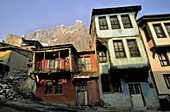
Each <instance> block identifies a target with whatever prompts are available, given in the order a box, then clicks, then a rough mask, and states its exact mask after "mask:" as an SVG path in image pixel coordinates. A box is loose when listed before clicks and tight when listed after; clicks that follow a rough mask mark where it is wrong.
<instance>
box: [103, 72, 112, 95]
mask: <svg viewBox="0 0 170 112" xmlns="http://www.w3.org/2000/svg"><path fill="white" fill-rule="evenodd" d="M101 79H102V90H103V92H110V83H109V75H108V74H103V75H101Z"/></svg>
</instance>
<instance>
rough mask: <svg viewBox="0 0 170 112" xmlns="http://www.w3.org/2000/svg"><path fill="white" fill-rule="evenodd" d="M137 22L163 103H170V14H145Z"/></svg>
mask: <svg viewBox="0 0 170 112" xmlns="http://www.w3.org/2000/svg"><path fill="white" fill-rule="evenodd" d="M137 22H138V25H139V27H140V32H141V36H142V39H143V42H144V45H145V47H146V51H147V54H148V58H149V62H150V65H151V70H152V73H153V77H154V80H155V83H156V87H157V92H158V95H159V99H160V101H161V104H165V103H170V102H169V100H170V98H169V97H170V96H169V95H170V62H169V60H170V50H169V48H170V14H159V15H144V16H142V17H141V18H139V19H138V20H137ZM165 106H166V105H165ZM167 107H169V106H166V108H167Z"/></svg>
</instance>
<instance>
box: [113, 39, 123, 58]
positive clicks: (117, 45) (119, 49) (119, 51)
mask: <svg viewBox="0 0 170 112" xmlns="http://www.w3.org/2000/svg"><path fill="white" fill-rule="evenodd" d="M113 46H114V49H115V54H116V57H117V58H121V57H126V55H125V51H124V47H123V44H122V40H114V41H113Z"/></svg>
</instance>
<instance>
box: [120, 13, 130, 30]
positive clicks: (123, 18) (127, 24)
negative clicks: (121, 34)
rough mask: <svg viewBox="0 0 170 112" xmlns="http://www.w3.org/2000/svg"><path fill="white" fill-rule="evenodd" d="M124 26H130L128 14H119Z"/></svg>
mask: <svg viewBox="0 0 170 112" xmlns="http://www.w3.org/2000/svg"><path fill="white" fill-rule="evenodd" d="M121 17H122V22H123V26H124V28H132V24H131V21H130V18H129V15H121Z"/></svg>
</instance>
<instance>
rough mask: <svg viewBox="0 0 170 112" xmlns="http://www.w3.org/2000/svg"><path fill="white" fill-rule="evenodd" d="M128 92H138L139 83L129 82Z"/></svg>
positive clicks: (139, 91)
mask: <svg viewBox="0 0 170 112" xmlns="http://www.w3.org/2000/svg"><path fill="white" fill-rule="evenodd" d="M129 92H130V94H140V93H141V90H140V85H139V84H129Z"/></svg>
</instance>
